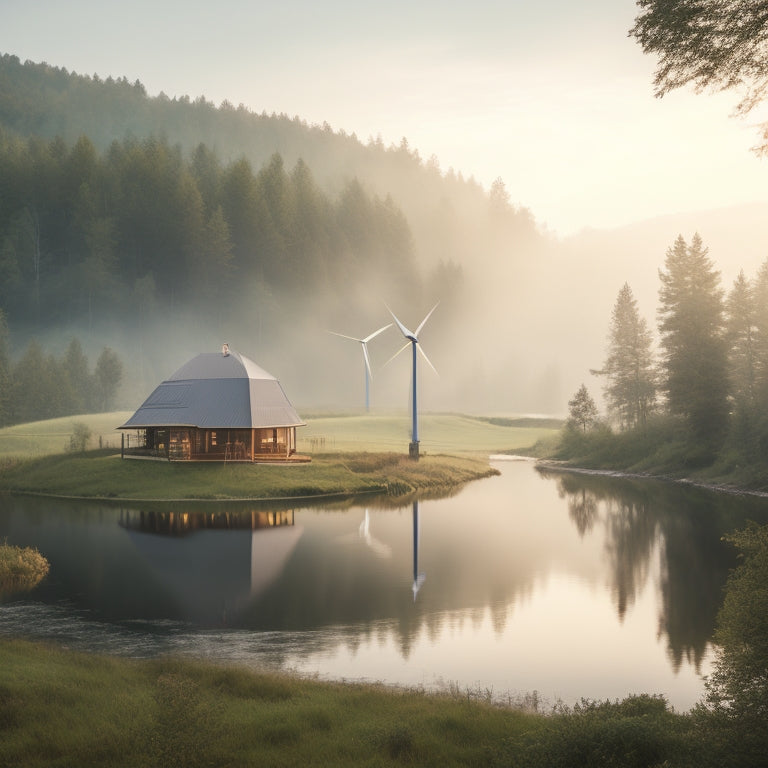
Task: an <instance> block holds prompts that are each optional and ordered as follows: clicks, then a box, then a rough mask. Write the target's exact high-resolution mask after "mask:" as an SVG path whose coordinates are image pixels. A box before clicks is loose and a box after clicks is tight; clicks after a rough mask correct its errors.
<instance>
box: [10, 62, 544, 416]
mask: <svg viewBox="0 0 768 768" xmlns="http://www.w3.org/2000/svg"><path fill="white" fill-rule="evenodd" d="M0 177H1V178H2V179H3V194H2V195H0V309H2V310H3V311H4V313H5V318H6V322H7V326H8V330H9V342H8V355H9V357H10V359H11V361H17V360H18V359H19V358H20V357H21V355H22V354H23V352H24V350H25V349H26V348H27V345H28V344H29V343H30V341H31V340H32V339H37V340H39V341H40V343H41V344H42V345H43V346H44V347H45V349H46V350H47V351H48V352H52V353H54V354H55V355H62V354H63V352H64V350H65V348H66V346H67V344H68V343H69V342H70V340H71V339H72V338H73V337H76V338H78V339H81V340H82V343H83V346H84V348H85V349H86V351H87V352H89V353H91V354H94V355H95V354H97V350H98V349H101V348H102V347H104V346H109V347H111V348H114V349H115V350H116V351H117V352H118V354H119V355H120V356H121V357H123V358H128V359H130V360H132V361H134V364H132V365H128V366H126V370H125V376H124V386H123V388H122V390H121V391H122V392H123V395H124V399H123V405H125V406H126V407H130V406H135V405H136V402H137V400H138V401H140V399H141V396H142V394H144V395H145V394H146V392H147V390H148V389H149V388H151V386H153V385H154V384H156V382H157V379H158V377H161V376H162V375H163V374H166V375H167V374H169V373H170V372H171V371H172V370H173V368H172V367H171V366H172V365H174V364H175V365H178V364H181V363H182V362H184V355H189V354H191V352H193V351H194V352H197V351H200V345H201V344H202V343H205V344H211V345H214V348H218V347H219V346H220V343H221V342H222V340H224V339H225V338H226V339H228V340H229V341H230V342H231V343H232V342H233V343H234V344H235V345H237V344H240V345H241V347H243V348H244V351H246V350H247V351H248V353H250V354H251V355H255V356H257V357H258V358H259V360H260V362H263V364H264V365H265V366H269V365H273V363H272V361H273V360H276V361H277V363H274V365H278V366H282V367H283V370H285V369H286V367H287V368H288V370H287V374H284V375H285V376H287V378H288V379H289V381H290V380H294V379H295V380H296V381H297V383H294V384H293V385H292V388H293V391H297V390H298V392H299V396H300V397H301V398H302V399H303V400H305V401H307V400H309V401H313V402H316V401H320V402H325V401H327V400H329V399H332V398H333V399H334V400H333V401H334V402H338V401H339V400H347V399H348V398H349V397H351V394H349V393H350V392H352V391H354V389H355V387H356V385H357V380H355V382H354V384H353V383H348V382H346V381H344V380H341V381H340V380H339V377H338V376H336V377H335V378H333V376H332V375H331V373H332V371H333V369H334V366H333V364H331V365H328V364H327V362H317V364H313V366H312V367H313V368H314V370H315V374H314V376H313V378H312V380H309V379H308V378H307V376H306V367H300V366H299V364H298V363H296V364H291V365H290V366H286V365H285V362H284V361H285V358H286V356H288V357H290V358H291V359H293V358H294V357H297V356H305V357H308V358H309V359H311V358H312V357H313V356H317V357H320V348H321V346H322V347H323V350H324V352H325V353H326V355H330V356H334V355H337V354H338V355H339V357H338V359H339V360H340V359H341V355H343V350H342V351H340V352H337V349H338V347H337V346H333V345H332V344H328V343H327V340H326V339H324V340H323V342H322V345H321V344H320V343H319V340H318V339H317V338H315V339H314V340H312V341H311V342H310V341H309V340H308V336H309V334H310V333H314V334H317V333H318V328H322V327H326V328H328V329H333V328H336V329H337V330H340V331H342V332H345V333H353V334H356V333H357V332H358V331H357V326H358V325H359V326H362V325H363V324H366V325H367V324H368V323H374V324H375V326H374V327H378V326H380V325H382V324H383V323H382V315H383V313H386V309H385V306H384V303H385V301H387V299H388V300H389V301H390V302H392V303H394V299H393V298H392V297H394V298H395V299H396V300H397V302H398V303H399V306H400V307H402V306H404V305H408V306H410V305H414V306H417V307H419V310H418V311H421V307H422V306H426V305H427V304H430V303H431V304H434V303H436V302H437V301H438V300H439V301H440V302H441V311H440V312H439V313H438V314H437V316H436V318H435V321H433V322H434V324H435V327H436V328H438V329H440V330H441V331H443V333H442V334H441V335H442V336H443V338H445V339H446V341H445V342H443V345H444V348H445V351H446V352H448V349H449V347H448V342H447V339H448V338H449V334H450V333H451V332H452V331H454V330H456V328H457V327H458V326H459V318H458V313H457V309H458V307H460V306H465V307H466V306H467V302H468V301H469V300H470V298H471V297H473V296H476V295H477V288H478V277H477V275H479V274H480V273H481V271H482V269H481V268H482V266H483V265H491V264H494V263H497V264H505V265H506V266H505V267H504V270H503V272H504V273H506V271H507V269H508V268H511V266H512V264H514V263H515V262H516V261H517V260H518V259H519V260H525V258H526V254H527V253H529V252H530V251H531V249H534V250H535V249H536V248H538V247H543V245H542V244H543V243H545V240H546V239H545V238H544V237H543V236H542V235H541V233H540V232H539V230H538V228H537V226H536V223H535V221H534V220H533V217H532V216H531V215H530V213H529V212H528V211H527V210H525V209H522V208H519V207H516V206H514V205H513V204H511V202H510V196H509V193H508V192H507V190H506V188H505V185H504V183H503V182H502V181H501V180H500V179H499V180H497V182H495V183H494V185H493V186H492V188H491V189H490V190H489V191H488V192H486V191H484V190H483V189H482V188H481V187H480V185H479V184H477V183H476V182H475V181H474V180H472V179H466V180H465V179H464V178H463V177H462V176H461V174H460V173H459V174H457V173H454V171H453V170H452V169H449V170H448V171H446V172H443V171H441V170H440V168H439V164H438V162H437V160H436V159H435V158H431V159H430V160H428V161H426V162H425V161H423V160H422V159H421V158H420V157H419V154H418V152H416V151H413V150H411V149H410V147H409V146H408V142H407V139H403V140H402V141H401V143H400V144H399V145H396V146H395V145H393V146H391V147H384V145H383V143H382V142H381V140H380V138H377V139H374V138H371V139H369V141H368V144H367V145H364V144H363V143H362V142H360V141H359V140H358V139H357V137H355V136H347V135H346V134H344V132H343V131H341V132H338V133H337V132H334V131H332V130H331V129H330V127H329V126H327V125H324V126H315V125H307V124H306V123H304V122H303V121H301V120H299V119H298V118H288V117H287V116H285V115H266V114H260V115H259V114H255V113H252V112H251V111H249V110H247V109H245V108H243V107H238V108H234V107H233V106H232V105H230V104H222V105H220V106H219V107H215V106H214V105H213V104H211V103H210V102H208V101H206V100H205V99H204V98H202V97H200V98H198V99H195V100H190V99H189V98H186V97H185V98H181V99H173V100H172V99H169V98H168V97H166V96H164V95H163V94H160V95H158V96H155V97H150V96H148V95H147V94H146V91H145V90H144V88H143V86H142V85H141V84H140V83H133V84H131V83H128V82H127V81H126V80H124V79H118V80H113V79H111V78H110V79H107V80H101V79H99V77H98V76H96V75H94V76H92V77H91V76H83V75H78V74H75V73H69V72H67V71H66V70H64V69H59V68H55V67H50V66H48V65H47V64H34V63H32V62H25V63H21V62H20V61H19V60H18V58H16V57H14V56H11V55H8V54H5V55H2V56H0ZM467 264H469V265H471V271H472V272H473V273H474V274H472V275H470V274H468V270H467V268H466V265H467ZM472 301H473V302H475V301H476V299H474V298H472ZM425 311H426V310H425ZM415 322H416V321H415V320H414V323H415ZM353 323H354V325H352V324H353ZM195 340H197V341H196V342H195ZM195 343H196V344H197V346H196V347H194V346H193V344H195ZM254 346H256V347H257V348H258V350H257V352H254V351H253V347H254ZM169 350H172V354H173V355H174V359H173V361H172V362H171V363H169V362H168V361H167V357H168V354H169ZM445 358H446V360H447V362H443V364H442V365H441V372H442V373H444V374H447V376H446V380H449V381H450V380H455V379H456V377H455V376H451V375H450V374H451V373H453V367H454V366H456V370H461V366H460V365H457V363H456V361H455V360H454V358H453V356H451V355H449V354H446V355H445ZM462 375H464V376H467V374H466V373H463V374H462ZM456 386H457V387H458V388H459V389H460V388H461V387H466V384H465V383H463V382H458V383H457V385H456ZM406 394H407V393H406ZM397 397H398V398H399V400H403V397H402V395H399V394H398V395H397ZM477 399H480V396H478V398H477Z"/></svg>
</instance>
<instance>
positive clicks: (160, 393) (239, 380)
mask: <svg viewBox="0 0 768 768" xmlns="http://www.w3.org/2000/svg"><path fill="white" fill-rule="evenodd" d="M303 424H304V422H303V421H302V420H301V419H300V418H299V415H298V414H297V413H296V411H295V410H294V408H293V406H292V405H291V403H290V402H289V400H288V398H287V397H286V395H285V392H284V391H283V388H282V387H281V386H280V382H279V381H278V380H277V379H276V378H275V377H274V376H272V375H271V374H270V373H267V372H266V371H265V370H263V369H262V368H260V367H259V366H258V365H256V363H254V362H253V361H252V360H250V359H249V358H247V357H246V356H245V355H242V354H240V353H239V352H236V351H235V350H229V351H228V352H227V353H223V352H203V353H202V354H199V355H197V357H193V358H192V359H191V360H190V361H189V362H187V363H185V364H184V365H182V366H181V368H179V369H178V370H177V371H175V372H174V373H173V374H172V375H171V376H170V377H169V378H168V379H166V380H165V381H164V382H162V384H160V385H159V386H158V387H157V388H156V389H155V390H154V391H153V392H152V394H151V395H150V396H149V397H148V398H147V399H146V400H145V401H144V403H143V404H142V405H141V407H140V408H139V409H138V410H137V411H136V413H134V414H133V416H131V418H130V419H128V421H126V422H125V424H123V425H122V426H121V427H119V429H142V428H146V427H163V426H185V427H199V428H202V429H225V428H229V429H254V428H266V427H297V426H302V425H303Z"/></svg>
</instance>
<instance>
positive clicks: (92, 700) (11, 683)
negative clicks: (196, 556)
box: [0, 641, 701, 768]
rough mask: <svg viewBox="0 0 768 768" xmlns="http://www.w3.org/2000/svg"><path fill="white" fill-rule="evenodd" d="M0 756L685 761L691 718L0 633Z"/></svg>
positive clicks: (53, 761)
mask: <svg viewBox="0 0 768 768" xmlns="http://www.w3.org/2000/svg"><path fill="white" fill-rule="evenodd" d="M0 730H1V731H2V739H0V765H13V766H17V768H26V767H28V766H29V767H31V766H43V765H45V766H50V765H77V766H80V768H88V766H97V765H98V766H104V765H120V766H145V765H162V766H185V768H194V766H204V765H205V766H208V765H238V766H295V765H307V766H309V765H323V766H326V765H333V766H338V767H339V768H343V766H362V765H369V766H389V765H419V766H441V767H442V766H511V765H526V766H544V765H547V766H566V765H567V766H580V765H592V766H602V765H606V766H607V765H621V766H641V765H642V766H647V765H661V764H663V763H664V761H665V760H667V761H669V764H674V765H680V766H685V765H696V764H700V763H697V762H696V761H695V760H694V759H693V758H694V757H696V753H697V752H698V751H699V750H700V749H701V745H699V744H697V742H696V740H695V739H694V738H693V736H694V733H693V725H692V722H691V720H690V718H689V717H688V716H683V715H677V714H674V713H672V712H670V711H669V710H668V709H667V708H666V706H665V704H664V702H663V700H660V699H655V698H652V697H634V698H632V699H628V700H626V701H625V702H623V703H621V704H604V705H586V706H585V707H582V708H577V709H576V710H574V711H571V712H561V713H560V714H557V715H551V716H548V717H544V716H542V715H540V714H533V713H530V712H523V711H519V710H514V709H510V708H500V707H498V706H493V705H491V704H490V703H488V702H484V701H481V700H478V698H477V697H475V696H472V695H471V694H467V693H464V692H462V693H459V692H457V693H456V694H455V695H453V696H447V695H446V696H434V695H427V694H425V693H423V692H419V691H415V690H408V691H405V690H393V689H387V688H384V687H382V686H374V685H357V684H336V683H325V682H318V681H311V680H305V679H299V678H296V677H293V676H288V675H274V674H261V673H258V674H257V673H253V672H250V671H244V670H239V669H238V670H234V669H230V668H224V667H219V666H214V665H211V664H203V663H199V662H193V661H188V660H182V659H173V660H170V659H161V660H153V661H142V662H137V661H127V660H120V659H113V658H104V657H100V656H92V655H88V656H84V655H79V654H75V653H71V652H68V651H65V650H62V649H60V648H53V647H48V646H42V645H36V644H30V643H26V642H22V641H0Z"/></svg>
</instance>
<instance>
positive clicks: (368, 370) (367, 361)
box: [329, 323, 392, 412]
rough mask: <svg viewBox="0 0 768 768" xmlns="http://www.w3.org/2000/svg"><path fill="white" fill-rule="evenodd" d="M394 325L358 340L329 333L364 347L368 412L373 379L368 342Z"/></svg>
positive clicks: (388, 325)
mask: <svg viewBox="0 0 768 768" xmlns="http://www.w3.org/2000/svg"><path fill="white" fill-rule="evenodd" d="M391 325H392V323H387V325H385V326H384V327H383V328H379V330H378V331H374V332H373V333H371V334H369V335H368V336H366V337H365V338H364V339H358V338H356V337H355V336H345V335H344V334H343V333H336V331H329V333H332V334H333V335H334V336H341V338H342V339H350V340H351V341H357V342H360V344H361V346H362V347H363V361H364V363H365V410H366V412H367V411H369V410H370V409H371V405H370V403H371V395H370V389H371V383H370V382H371V379H372V378H373V374H372V373H371V359H370V357H368V342H369V341H370V340H371V339H374V338H376V336H378V335H379V334H380V333H384V331H386V330H387V328H389V327H390V326H391Z"/></svg>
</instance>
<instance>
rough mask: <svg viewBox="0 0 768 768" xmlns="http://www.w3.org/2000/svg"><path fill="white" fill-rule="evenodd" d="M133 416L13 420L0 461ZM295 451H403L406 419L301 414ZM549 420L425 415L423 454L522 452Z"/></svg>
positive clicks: (114, 434)
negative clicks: (302, 422)
mask: <svg viewBox="0 0 768 768" xmlns="http://www.w3.org/2000/svg"><path fill="white" fill-rule="evenodd" d="M131 415H132V414H131V413H129V412H126V411H116V412H113V413H96V414H85V415H81V416H67V417H64V418H60V419H49V420H48V421H38V422H34V423H31V424H17V425H15V426H12V427H4V428H2V429H0V460H2V459H3V458H9V457H14V458H21V457H39V456H46V455H50V454H53V453H62V452H63V451H65V450H66V449H67V447H68V446H69V441H70V437H71V436H72V433H73V431H74V425H75V424H78V423H79V424H83V425H84V426H85V427H87V428H88V429H89V430H90V432H91V439H90V442H89V443H88V446H87V447H88V448H97V447H99V446H100V445H101V446H103V447H110V446H111V447H113V448H119V447H120V433H119V432H118V431H117V430H116V427H118V426H119V425H120V424H123V423H124V422H125V421H126V419H128V418H129V417H130V416H131ZM302 415H303V418H304V419H305V421H306V422H307V425H306V426H305V427H300V428H299V429H298V430H297V439H298V445H297V448H298V451H299V452H300V453H311V454H313V455H316V454H322V453H327V452H331V453H335V452H339V451H373V452H389V451H395V452H407V451H408V441H409V439H410V438H409V429H410V421H409V419H408V417H407V416H404V415H393V414H353V413H347V414H322V413H320V414H311V413H310V414H302ZM558 428H559V423H558V422H553V421H552V420H548V419H524V418H520V419H514V418H501V419H500V418H486V417H473V416H466V415H462V414H454V413H450V414H441V413H435V414H433V413H426V414H423V415H422V416H421V417H420V432H421V450H422V452H425V453H451V454H455V453H484V454H486V455H487V454H489V453H496V452H499V453H502V452H509V451H522V450H524V449H526V448H528V447H530V446H532V445H534V444H535V443H537V442H538V441H540V440H545V439H547V438H548V437H551V436H552V435H556V434H557V430H558Z"/></svg>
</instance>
